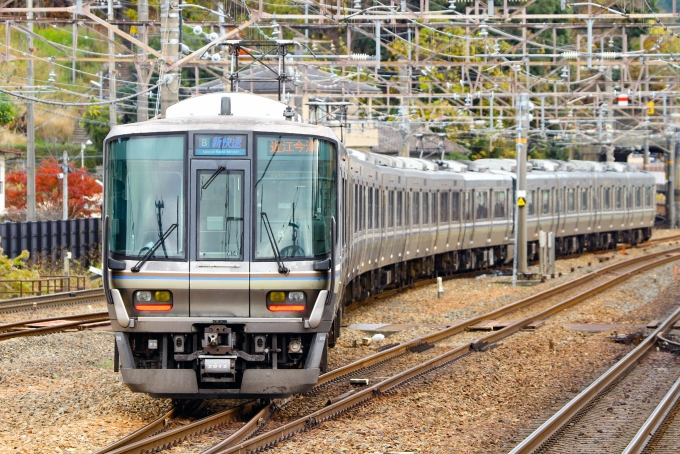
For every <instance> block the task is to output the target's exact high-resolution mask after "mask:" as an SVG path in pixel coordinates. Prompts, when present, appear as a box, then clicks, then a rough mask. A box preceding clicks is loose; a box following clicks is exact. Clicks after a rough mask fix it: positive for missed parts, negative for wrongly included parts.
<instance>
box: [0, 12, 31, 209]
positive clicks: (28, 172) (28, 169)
mask: <svg viewBox="0 0 680 454" xmlns="http://www.w3.org/2000/svg"><path fill="white" fill-rule="evenodd" d="M26 6H27V7H28V8H29V9H30V8H33V0H26ZM26 18H27V19H28V23H27V24H26V27H27V28H28V31H29V33H28V35H27V36H26V38H27V41H26V42H27V46H28V53H29V55H30V56H31V57H32V56H33V35H31V33H32V32H33V13H26ZM6 26H8V25H6ZM34 84H35V81H34V79H33V59H31V58H29V59H28V60H27V61H26V85H27V86H28V90H29V96H35V90H33V88H34V87H33V86H34ZM26 199H27V200H26V220H27V221H29V222H32V221H35V220H36V216H35V211H36V210H35V208H36V207H35V110H34V106H33V101H27V102H26Z"/></svg>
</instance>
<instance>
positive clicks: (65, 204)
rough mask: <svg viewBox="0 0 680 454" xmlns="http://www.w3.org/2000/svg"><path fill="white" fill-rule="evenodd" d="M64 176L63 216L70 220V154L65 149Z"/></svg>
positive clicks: (64, 218)
mask: <svg viewBox="0 0 680 454" xmlns="http://www.w3.org/2000/svg"><path fill="white" fill-rule="evenodd" d="M62 169H63V172H64V178H63V180H62V192H63V194H62V197H61V218H62V219H63V220H65V221H66V220H68V156H67V155H66V150H64V165H63V166H62Z"/></svg>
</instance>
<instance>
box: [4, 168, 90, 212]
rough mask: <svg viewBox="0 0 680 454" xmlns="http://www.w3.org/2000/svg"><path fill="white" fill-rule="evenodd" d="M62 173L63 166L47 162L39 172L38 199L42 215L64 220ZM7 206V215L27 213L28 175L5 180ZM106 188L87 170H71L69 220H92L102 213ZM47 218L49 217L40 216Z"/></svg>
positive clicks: (17, 173)
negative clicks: (62, 217) (102, 199)
mask: <svg viewBox="0 0 680 454" xmlns="http://www.w3.org/2000/svg"><path fill="white" fill-rule="evenodd" d="M61 172H62V168H61V165H60V164H59V163H58V162H57V160H56V159H54V158H49V159H43V160H42V162H41V163H40V165H39V166H38V167H37V168H36V172H35V199H36V205H37V210H38V211H43V212H44V213H45V214H47V213H54V214H55V215H56V214H57V213H59V215H58V216H48V217H52V218H53V219H61V210H62V188H63V186H62V180H60V179H59V178H58V177H57V175H58V174H60V173H61ZM5 188H6V192H5V204H6V206H7V211H8V212H10V211H15V212H21V211H25V210H26V171H25V170H19V171H10V172H7V175H6V176H5ZM101 193H102V187H101V186H100V185H99V184H97V182H96V181H95V179H94V178H93V177H92V175H90V174H89V173H87V170H86V169H85V168H81V169H75V168H73V166H71V173H69V174H68V213H69V219H75V218H86V217H91V216H92V215H94V214H98V213H101V208H100V207H99V204H100V200H101ZM40 217H42V218H45V216H40Z"/></svg>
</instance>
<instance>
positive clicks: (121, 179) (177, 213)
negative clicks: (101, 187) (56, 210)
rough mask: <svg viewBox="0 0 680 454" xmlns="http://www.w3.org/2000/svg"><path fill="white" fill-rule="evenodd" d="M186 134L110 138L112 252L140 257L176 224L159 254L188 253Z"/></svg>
mask: <svg viewBox="0 0 680 454" xmlns="http://www.w3.org/2000/svg"><path fill="white" fill-rule="evenodd" d="M184 147H185V145H184V137H183V136H162V137H148V136H147V137H134V138H126V139H116V140H115V141H112V142H110V143H109V144H108V153H107V163H106V167H107V175H106V185H107V187H108V188H111V189H109V190H107V191H106V201H105V203H106V214H107V215H108V216H109V218H110V220H111V222H110V229H109V248H110V250H111V252H112V253H114V254H120V255H123V256H126V257H140V256H143V255H144V254H146V253H147V252H148V251H149V250H150V249H152V248H153V246H154V244H155V243H156V242H157V241H158V240H159V239H160V238H161V237H162V236H163V235H164V234H165V232H167V231H168V229H169V228H171V227H172V226H173V225H175V224H176V225H177V226H176V228H175V229H174V231H173V232H171V233H170V235H169V236H168V237H167V238H166V239H165V240H164V241H163V242H162V243H161V244H160V246H159V247H158V249H156V252H154V254H153V258H154V259H162V258H173V259H177V258H183V257H184V255H185V247H184V235H185V233H184V232H185V225H184V217H185V214H184V210H185V208H184Z"/></svg>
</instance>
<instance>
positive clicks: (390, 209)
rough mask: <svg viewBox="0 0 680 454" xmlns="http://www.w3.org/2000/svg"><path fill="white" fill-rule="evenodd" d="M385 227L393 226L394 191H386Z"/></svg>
mask: <svg viewBox="0 0 680 454" xmlns="http://www.w3.org/2000/svg"><path fill="white" fill-rule="evenodd" d="M387 227H394V191H392V190H390V191H387Z"/></svg>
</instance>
